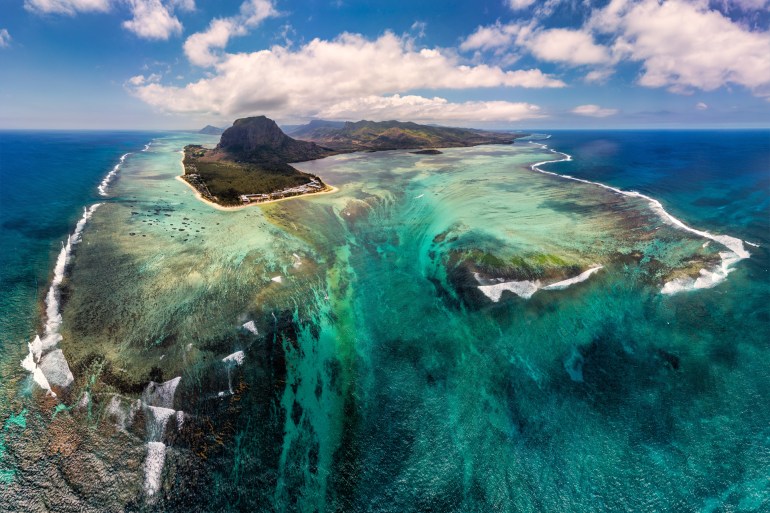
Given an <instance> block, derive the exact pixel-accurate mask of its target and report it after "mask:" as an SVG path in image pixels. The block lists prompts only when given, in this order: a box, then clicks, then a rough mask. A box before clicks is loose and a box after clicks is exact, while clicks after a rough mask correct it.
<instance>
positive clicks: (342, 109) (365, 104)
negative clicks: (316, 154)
mask: <svg viewBox="0 0 770 513" xmlns="http://www.w3.org/2000/svg"><path fill="white" fill-rule="evenodd" d="M318 117H320V118H323V119H364V118H365V119H371V120H373V121H384V120H389V119H407V120H410V121H419V122H431V121H440V122H451V123H457V124H464V123H485V122H513V121H521V120H524V119H533V118H540V117H543V116H542V114H541V113H540V107H538V106H537V105H532V104H530V103H514V102H507V101H469V102H461V103H452V102H449V101H448V100H446V99H445V98H440V97H433V98H425V97H423V96H415V95H406V96H401V95H398V94H395V95H393V96H367V97H363V98H356V99H353V100H345V101H342V102H339V103H337V104H335V105H331V106H329V107H326V108H325V109H323V110H321V111H319V112H318Z"/></svg>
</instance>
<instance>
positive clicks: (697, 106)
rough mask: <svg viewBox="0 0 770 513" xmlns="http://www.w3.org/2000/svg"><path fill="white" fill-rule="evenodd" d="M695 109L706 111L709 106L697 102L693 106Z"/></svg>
mask: <svg viewBox="0 0 770 513" xmlns="http://www.w3.org/2000/svg"><path fill="white" fill-rule="evenodd" d="M695 108H696V109H698V110H706V109H708V108H709V106H708V105H706V104H705V103H703V102H698V103H696V104H695Z"/></svg>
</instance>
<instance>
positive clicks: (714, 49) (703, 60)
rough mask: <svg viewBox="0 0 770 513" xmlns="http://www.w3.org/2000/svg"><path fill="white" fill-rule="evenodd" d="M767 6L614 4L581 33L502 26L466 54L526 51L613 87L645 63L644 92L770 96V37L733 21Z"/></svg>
mask: <svg viewBox="0 0 770 513" xmlns="http://www.w3.org/2000/svg"><path fill="white" fill-rule="evenodd" d="M514 3H515V4H517V5H519V4H521V5H523V4H524V3H527V2H513V1H512V2H511V6H512V7H513V4H514ZM767 3H768V2H767V1H766V0H742V1H740V2H734V3H729V2H728V3H725V5H726V7H724V8H723V10H722V11H720V10H718V9H717V8H716V7H715V6H714V5H712V3H709V2H708V1H706V0H667V1H665V2H659V1H658V0H611V1H610V2H609V3H608V4H607V5H606V6H604V7H603V8H600V9H594V10H593V11H590V13H589V16H588V19H587V21H586V23H585V24H584V25H583V26H582V27H579V28H576V29H573V28H570V29H566V28H550V29H549V28H544V27H542V26H541V25H540V23H541V21H540V20H539V19H534V20H531V21H529V22H527V23H521V22H511V23H507V24H505V23H501V22H499V21H498V22H497V23H495V24H493V25H489V26H484V27H478V28H477V29H476V31H475V32H473V33H472V34H471V35H469V36H468V37H467V38H466V39H465V40H464V41H463V42H462V44H461V45H460V49H461V50H463V51H477V52H478V51H481V52H489V51H494V52H495V54H496V55H500V53H501V52H503V51H507V52H510V53H515V52H520V51H526V52H528V53H530V54H531V55H532V56H533V57H535V58H536V59H538V60H540V61H544V62H555V63H559V64H562V65H566V66H571V67H592V68H594V69H592V70H591V71H589V72H588V73H587V74H586V76H585V80H586V82H602V81H604V80H606V78H608V77H609V76H610V75H612V73H613V68H614V66H615V65H617V64H618V63H621V62H637V63H640V64H641V72H640V74H639V76H638V78H637V83H638V84H639V85H641V86H644V87H651V88H666V89H668V90H670V91H672V92H675V93H690V92H692V91H693V90H703V91H713V90H715V89H718V88H720V87H725V86H731V85H738V86H743V87H746V88H747V89H749V90H750V91H752V93H753V94H755V95H756V96H760V97H770V59H768V57H767V56H768V55H770V32H768V31H767V30H764V31H761V30H752V29H750V28H748V27H747V26H746V25H745V24H742V23H740V22H738V21H735V20H733V19H731V18H730V17H729V16H728V15H727V14H726V12H727V11H729V10H731V9H735V8H736V7H737V8H739V9H741V10H756V9H761V8H763V7H764V6H765V5H767ZM714 4H718V2H715V3H714ZM723 11H725V12H723ZM599 40H601V41H603V43H602V44H600V43H598V42H597V41H599Z"/></svg>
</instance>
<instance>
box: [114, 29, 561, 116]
mask: <svg viewBox="0 0 770 513" xmlns="http://www.w3.org/2000/svg"><path fill="white" fill-rule="evenodd" d="M231 22H232V20H218V22H212V24H211V25H210V26H209V29H208V30H207V31H205V32H203V33H201V34H205V41H203V42H200V44H198V42H199V40H198V39H197V38H196V36H198V35H199V34H195V35H193V36H190V38H189V39H188V41H187V43H186V50H188V56H189V57H190V60H191V62H193V63H195V64H200V65H204V66H210V67H211V68H212V72H211V75H210V76H207V77H206V78H202V79H200V80H198V81H196V82H193V83H190V84H187V85H186V86H184V87H176V86H170V85H163V84H159V83H141V84H139V85H136V84H131V83H129V84H127V87H128V88H129V90H130V91H131V92H132V94H134V95H135V96H137V97H138V98H140V99H142V100H143V101H145V102H146V103H148V104H150V105H152V106H155V107H156V108H158V109H161V110H163V111H166V112H172V113H194V114H205V115H213V116H217V117H223V118H233V117H238V116H243V115H248V114H253V113H257V112H258V113H266V114H268V115H271V116H273V117H277V118H279V119H287V118H291V119H303V118H311V117H327V118H336V119H342V118H361V117H369V118H372V119H374V118H376V117H378V115H380V113H383V112H386V111H387V110H388V109H392V110H390V112H391V113H390V114H388V115H386V116H385V117H387V118H389V119H390V118H393V117H398V116H401V117H403V118H405V119H406V118H410V119H416V118H417V117H419V118H420V119H423V120H426V121H428V120H434V121H446V120H463V119H466V120H472V119H477V120H481V119H482V117H483V118H484V119H486V120H489V121H516V120H521V119H529V118H532V117H540V116H542V113H541V112H540V111H539V109H538V108H537V107H536V106H534V105H529V104H525V103H516V102H506V101H500V102H464V103H452V102H449V101H447V100H446V99H442V98H425V97H422V96H415V95H409V94H406V95H405V96H401V95H403V94H405V93H409V92H410V91H414V90H419V89H422V90H424V89H428V90H451V89H455V90H461V89H472V88H492V87H522V88H557V87H564V86H565V84H564V83H563V82H562V81H561V80H558V79H556V78H554V77H551V76H549V75H546V74H544V73H542V72H541V71H540V70H537V69H528V70H515V71H505V70H503V69H501V68H500V67H497V66H489V65H485V64H479V65H475V66H470V65H467V64H464V62H463V61H462V60H461V59H460V57H459V56H457V55H456V54H455V53H453V52H450V51H446V50H441V49H417V48H415V47H414V46H413V40H411V39H410V38H409V37H406V36H403V37H402V36H397V35H395V34H393V33H389V32H388V33H385V34H383V35H382V36H380V37H378V38H376V39H367V38H365V37H364V36H362V35H359V34H348V33H345V34H342V35H340V36H338V37H337V38H335V39H333V40H322V39H314V40H312V41H310V42H309V43H307V44H305V45H303V46H301V47H299V48H297V49H291V48H287V47H284V46H274V47H272V48H270V49H269V50H262V51H258V52H251V53H233V54H230V53H221V54H218V55H217V54H214V53H212V52H211V51H210V49H211V48H212V47H216V46H217V45H220V44H221V45H224V44H226V42H227V38H228V37H229V36H230V35H231V34H232V32H231V29H232V25H229V23H231ZM219 23H221V24H228V25H227V26H225V27H223V28H221V29H220V28H217V27H218V24H219ZM219 30H221V33H220V32H219ZM201 37H203V36H201ZM191 41H195V42H196V44H195V45H193V44H192V43H191ZM212 42H215V43H216V44H212ZM386 107H387V108H386ZM421 112H422V113H423V114H421Z"/></svg>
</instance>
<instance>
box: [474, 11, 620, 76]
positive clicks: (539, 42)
mask: <svg viewBox="0 0 770 513" xmlns="http://www.w3.org/2000/svg"><path fill="white" fill-rule="evenodd" d="M514 47H519V48H525V49H527V50H528V51H529V52H530V53H531V54H532V55H534V56H535V57H537V58H538V59H540V60H542V61H547V62H560V63H566V64H571V65H575V66H582V65H586V64H606V63H610V62H612V60H613V59H612V56H611V55H610V52H609V50H608V49H607V48H605V47H604V46H601V45H599V44H596V42H594V38H593V36H592V35H591V33H590V32H587V31H583V30H573V29H563V28H557V29H544V28H541V27H537V26H536V25H535V24H534V23H529V24H526V25H525V24H519V23H508V24H501V23H500V22H497V23H495V24H494V25H489V26H486V27H478V28H477V29H476V31H475V32H474V33H473V34H471V35H470V36H468V37H467V38H466V39H465V40H464V41H463V42H462V43H461V44H460V49H461V50H464V51H469V50H481V51H488V50H495V51H496V52H497V53H499V51H500V50H512V49H513V48H514Z"/></svg>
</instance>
